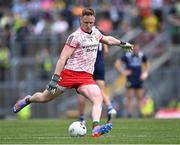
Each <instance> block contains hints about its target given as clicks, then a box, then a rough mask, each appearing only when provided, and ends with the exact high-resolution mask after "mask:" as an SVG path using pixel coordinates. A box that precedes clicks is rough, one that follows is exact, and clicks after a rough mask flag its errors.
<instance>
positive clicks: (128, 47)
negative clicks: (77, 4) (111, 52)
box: [120, 41, 134, 52]
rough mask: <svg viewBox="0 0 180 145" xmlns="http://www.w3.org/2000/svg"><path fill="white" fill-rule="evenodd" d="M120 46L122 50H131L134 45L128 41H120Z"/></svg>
mask: <svg viewBox="0 0 180 145" xmlns="http://www.w3.org/2000/svg"><path fill="white" fill-rule="evenodd" d="M120 47H121V48H122V49H123V50H124V51H129V52H131V51H132V50H133V47H134V45H132V44H130V43H128V42H122V41H121V43H120Z"/></svg>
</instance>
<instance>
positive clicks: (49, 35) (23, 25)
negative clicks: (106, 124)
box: [0, 0, 180, 119]
mask: <svg viewBox="0 0 180 145" xmlns="http://www.w3.org/2000/svg"><path fill="white" fill-rule="evenodd" d="M83 7H92V8H93V9H95V11H96V17H97V19H96V24H97V26H98V27H99V29H101V30H102V31H103V32H104V33H105V34H107V35H109V34H110V35H113V36H115V37H117V38H121V39H122V40H124V41H129V42H131V41H133V40H136V41H138V42H139V43H140V45H141V50H142V51H143V52H144V53H145V54H146V55H147V57H148V59H149V61H150V77H149V78H148V79H147V80H146V82H145V92H146V93H145V96H144V99H143V106H142V114H143V116H142V117H156V118H180V110H179V109H180V0H5V1H4V0H0V118H2V119H9V118H16V117H20V118H22V119H23V118H24V119H28V118H59V117H77V116H78V111H77V110H78V101H77V98H76V97H77V95H76V92H75V91H74V90H70V91H67V92H66V93H64V94H63V95H61V96H59V97H58V98H57V99H55V100H53V101H51V102H49V103H47V104H32V105H31V106H30V108H29V109H28V108H27V110H26V111H25V113H22V114H19V115H18V116H16V115H14V114H13V113H12V111H11V109H12V106H13V105H14V104H15V103H16V101H17V100H18V99H20V96H24V95H26V94H33V93H34V92H36V91H42V90H44V88H45V86H46V84H47V83H48V82H49V80H50V78H51V76H52V74H53V72H54V67H55V64H56V61H57V59H58V57H59V54H60V51H61V49H62V48H63V45H64V43H65V41H66V39H67V37H68V35H69V34H70V33H71V32H73V31H74V30H75V29H76V28H77V27H78V26H79V17H78V16H79V15H80V13H81V10H82V8H83ZM121 53H122V51H121V49H119V48H118V47H114V48H112V49H110V54H109V56H108V57H106V58H105V59H106V83H107V87H106V90H105V91H106V93H107V95H108V96H109V97H111V99H112V103H113V105H114V106H115V108H116V109H117V111H118V114H117V116H116V117H124V106H125V103H126V98H125V93H126V89H125V85H124V83H125V78H124V77H123V76H121V75H120V74H119V73H118V72H117V71H116V69H115V68H114V66H113V63H114V61H115V59H116V57H117V56H118V55H119V54H121ZM135 103H136V100H134V104H135ZM143 107H144V108H143ZM90 110H91V105H90V104H88V105H87V106H86V115H87V116H89V114H90ZM134 110H136V109H134ZM22 112H23V111H22ZM134 114H136V111H135V112H134ZM134 116H135V117H136V115H134Z"/></svg>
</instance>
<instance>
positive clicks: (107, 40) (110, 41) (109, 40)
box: [100, 36, 133, 51]
mask: <svg viewBox="0 0 180 145" xmlns="http://www.w3.org/2000/svg"><path fill="white" fill-rule="evenodd" d="M100 42H101V43H104V44H107V45H111V46H120V47H121V48H122V49H123V50H125V51H131V50H132V49H133V45H132V44H130V43H128V42H123V41H121V40H119V39H117V38H115V37H113V36H103V38H102V39H101V40H100Z"/></svg>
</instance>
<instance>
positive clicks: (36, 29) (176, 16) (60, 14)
mask: <svg viewBox="0 0 180 145" xmlns="http://www.w3.org/2000/svg"><path fill="white" fill-rule="evenodd" d="M0 7H1V8H0V43H1V45H0V69H8V68H9V64H7V63H6V62H5V60H6V59H7V58H9V59H10V58H11V57H12V55H11V50H12V45H11V44H10V43H11V37H12V35H14V36H16V41H17V42H21V43H20V46H19V47H21V50H22V51H21V56H25V55H26V53H27V52H26V48H25V47H26V45H27V44H26V41H25V39H26V37H27V36H29V35H36V36H39V37H42V36H43V35H49V34H57V35H61V34H64V33H67V32H68V31H72V30H74V29H76V28H77V26H78V24H79V19H78V17H77V16H79V15H80V14H81V10H82V8H83V7H93V8H94V9H95V10H96V13H97V25H98V27H99V29H101V30H102V31H104V33H106V34H108V33H111V32H112V31H118V32H119V34H120V35H123V34H125V33H127V32H128V31H130V30H131V29H134V28H137V27H140V28H142V29H143V30H144V32H145V33H144V34H145V35H144V38H145V40H147V41H148V40H151V39H153V38H154V37H156V35H157V33H158V32H161V31H164V30H166V31H167V30H168V31H169V32H170V35H171V36H172V37H171V38H172V42H173V43H174V44H179V43H180V40H179V39H180V37H179V35H180V0H13V1H12V2H10V3H9V5H6V6H5V5H3V2H2V3H1V5H0ZM5 48H7V49H5ZM4 62H5V63H4ZM2 72H3V71H0V73H2ZM1 76H2V75H1ZM1 80H3V79H1Z"/></svg>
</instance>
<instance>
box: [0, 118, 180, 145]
mask: <svg viewBox="0 0 180 145" xmlns="http://www.w3.org/2000/svg"><path fill="white" fill-rule="evenodd" d="M73 121H75V120H69V119H51V120H49V119H42V120H26V121H25V120H0V144H180V119H167V120H166V119H162V120H161V119H114V120H113V129H112V131H111V132H110V133H108V134H106V135H104V136H102V137H99V138H92V137H90V135H91V121H90V120H88V121H87V124H86V126H87V130H88V132H87V135H86V136H85V137H78V138H75V137H74V138H73V137H69V135H68V131H67V130H68V126H69V124H70V123H72V122H73Z"/></svg>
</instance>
